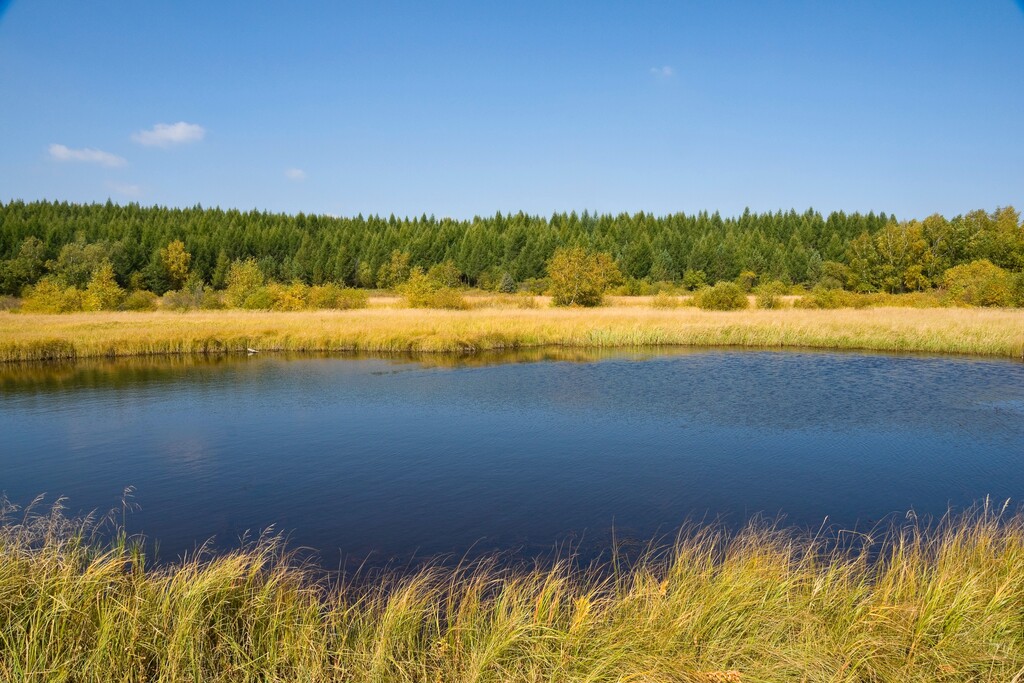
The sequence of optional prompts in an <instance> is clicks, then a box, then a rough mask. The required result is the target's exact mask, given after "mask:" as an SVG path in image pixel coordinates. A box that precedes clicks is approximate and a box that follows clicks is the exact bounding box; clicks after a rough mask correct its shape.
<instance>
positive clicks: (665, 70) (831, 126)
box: [0, 0, 1024, 218]
mask: <svg viewBox="0 0 1024 683" xmlns="http://www.w3.org/2000/svg"><path fill="white" fill-rule="evenodd" d="M5 5H6V11H4V9H3V8H4V6H5ZM0 12H2V13H3V16H2V18H0V101H2V103H3V104H2V106H0V131H2V132H0V199H4V200H7V199H12V198H20V199H26V200H31V199H41V198H47V199H61V200H71V201H105V200H106V199H107V198H108V197H110V198H112V199H113V200H114V201H118V202H128V201H138V202H140V203H142V204H164V205H172V206H191V205H193V204H196V203H201V204H203V205H204V206H207V205H209V206H213V205H219V206H222V207H237V208H243V209H247V208H260V209H269V210H274V211H287V212H297V211H306V212H318V213H331V214H342V215H350V214H355V213H358V212H362V213H364V214H369V213H380V214H385V215H386V214H388V213H391V212H394V213H396V214H399V215H403V214H420V213H424V212H425V213H427V214H431V213H433V214H436V215H437V216H445V215H450V216H456V217H468V216H472V215H473V214H492V213H494V212H495V211H497V210H501V211H503V212H504V211H516V210H519V209H522V210H525V211H527V212H530V213H542V214H547V213H550V212H551V211H555V210H572V209H576V210H583V209H590V210H597V211H602V212H603V211H610V212H619V211H631V212H632V211H637V210H645V211H652V212H655V213H658V214H663V213H669V212H675V211H686V212H693V211H698V210H701V209H709V210H716V209H717V210H720V211H722V212H723V213H725V214H735V213H738V212H740V211H742V210H743V208H744V207H746V206H749V207H750V208H752V209H754V210H774V209H776V208H784V209H788V208H790V207H795V208H797V209H804V208H807V207H809V206H813V207H815V208H817V209H819V210H822V211H826V212H827V211H831V210H834V209H843V210H846V211H855V210H860V211H867V210H869V209H874V210H884V211H889V212H895V213H896V214H897V215H899V216H901V217H907V218H909V217H923V216H925V215H927V214H930V213H933V212H936V211H937V212H941V213H944V214H946V215H953V214H956V213H962V212H964V211H967V210H970V209H974V208H986V209H994V208H995V207H996V206H1000V205H1006V204H1014V205H1015V206H1017V207H1018V208H1024V127H1022V123H1024V11H1022V10H1021V7H1020V6H1019V4H1017V3H1015V2H1013V1H1012V0H963V1H961V2H942V1H939V0H920V1H911V0H905V1H900V2H892V1H889V0H877V1H864V2H852V1H851V2H818V1H810V0H808V1H806V2H713V3H696V2H693V3H684V2H608V3H598V2H580V3H570V2H558V3H553V2H536V3H530V2H522V3H499V2H465V3H455V2H431V3H423V2H368V3H355V2H344V3H343V2H327V1H325V2H297V3H289V2H251V1H247V2H195V1H192V0H175V1H173V2H172V1H166V2H137V1H135V2H128V1H102V0H97V1H96V2H91V1H90V2H72V1H71V0H63V1H60V2H57V1H53V0H31V1H29V0H14V2H12V3H4V2H0ZM158 124H164V126H166V127H163V128H161V127H158ZM175 124H181V125H175Z"/></svg>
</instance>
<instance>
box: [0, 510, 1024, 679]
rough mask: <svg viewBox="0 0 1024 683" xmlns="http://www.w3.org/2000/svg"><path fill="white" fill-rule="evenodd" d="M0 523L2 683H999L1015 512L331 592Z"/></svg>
mask: <svg viewBox="0 0 1024 683" xmlns="http://www.w3.org/2000/svg"><path fill="white" fill-rule="evenodd" d="M12 513H13V511H12V510H10V509H8V510H7V519H6V520H5V522H4V523H3V524H2V526H0V680H2V681H5V682H6V681H11V682H13V681H19V682H21V681H75V682H76V683H88V682H93V681H96V682H99V681H122V682H125V683H130V682H134V681H139V682H142V681H169V682H170V681H261V682H270V681H395V682H403V681H417V682H419V681H422V682H423V683H428V682H429V683H435V682H438V681H446V682H449V681H450V682H453V683H454V682H462V681H467V682H468V681H477V682H483V681H494V682H499V681H500V682H508V681H566V682H570V681H588V682H600V681H609V682H611V681H652V682H662V681H663V682H666V683H667V682H670V681H672V682H680V681H835V682H840V681H849V682H851V683H852V682H854V681H857V682H861V681H874V682H879V683H882V682H888V681H893V682H897V681H898V682H900V683H904V682H917V681H920V682H924V681H929V682H931V681H1004V682H1005V681H1015V680H1020V677H1021V676H1022V675H1024V673H1022V672H1024V518H1021V517H1020V516H1015V515H1011V514H1007V513H1004V512H1003V511H1002V510H1000V509H998V508H997V509H993V508H991V507H989V506H982V507H980V508H978V509H976V510H973V511H971V512H969V513H966V514H963V515H960V516H956V517H948V518H946V519H943V520H941V521H940V522H939V523H938V524H935V525H927V524H920V523H918V522H917V521H916V520H908V521H907V522H906V523H905V524H900V525H896V526H893V527H890V528H886V529H879V530H877V531H876V532H875V533H873V534H857V535H852V534H844V533H842V532H829V533H818V534H808V533H804V532H799V531H793V530H788V529H783V528H779V527H777V526H773V525H768V524H757V523H755V524H752V525H751V526H749V527H748V528H746V529H745V530H743V531H741V532H739V533H736V534H731V535H730V534H727V533H725V532H723V531H721V530H720V529H716V528H713V527H694V528H691V529H690V530H688V531H686V532H684V533H682V534H681V535H680V536H679V537H678V538H677V540H676V541H675V543H674V544H672V545H671V546H670V547H668V548H662V549H660V550H651V551H650V552H648V553H647V554H646V555H644V556H643V557H642V558H640V559H639V560H638V561H636V562H634V563H632V564H630V565H629V566H628V567H627V566H625V565H623V564H621V563H617V562H612V563H610V564H608V565H606V566H590V567H587V568H579V567H577V566H575V565H574V564H573V563H572V562H568V561H563V562H553V563H549V564H547V565H544V566H540V565H537V566H518V567H508V566H505V565H503V564H502V563H501V562H497V561H494V560H483V561H480V562H476V563H464V564H461V565H458V566H442V565H434V566H428V567H425V568H421V569H417V570H411V571H406V572H385V573H383V574H378V575H374V576H373V577H363V578H362V579H355V580H353V579H348V580H345V579H337V578H335V579H332V580H329V579H328V578H326V577H325V576H324V575H321V574H318V573H317V572H315V571H313V570H311V569H309V568H304V567H302V566H297V565H296V564H295V562H294V561H293V558H292V557H290V556H289V555H288V554H287V553H285V552H283V551H282V546H281V544H280V541H279V539H278V538H276V537H273V536H264V537H263V538H261V539H260V540H259V541H257V542H256V543H254V544H252V545H250V546H248V547H245V548H243V549H241V550H238V551H235V552H229V553H225V554H219V555H215V554H209V553H198V554H196V555H193V556H190V557H187V558H184V559H181V560H179V561H177V562H175V563H172V564H167V565H162V566H152V565H151V564H149V563H148V562H147V559H146V556H145V553H144V552H143V551H142V547H143V546H142V545H141V544H140V543H139V542H137V539H131V538H128V537H126V536H125V535H124V534H123V533H115V534H114V540H113V541H111V542H107V543H101V542H99V541H98V540H97V539H98V535H97V534H96V533H95V524H94V523H90V522H84V523H83V522H74V521H71V520H68V519H66V518H64V517H63V516H61V514H60V513H59V511H58V512H55V513H49V514H45V513H41V514H28V515H22V516H19V517H17V518H15V517H13V515H12Z"/></svg>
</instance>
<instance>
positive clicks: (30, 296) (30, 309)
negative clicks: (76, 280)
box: [21, 277, 82, 313]
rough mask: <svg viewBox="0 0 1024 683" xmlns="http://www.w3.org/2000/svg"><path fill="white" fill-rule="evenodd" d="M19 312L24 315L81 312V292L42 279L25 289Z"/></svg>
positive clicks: (46, 278)
mask: <svg viewBox="0 0 1024 683" xmlns="http://www.w3.org/2000/svg"><path fill="white" fill-rule="evenodd" d="M21 310H23V311H25V312H26V313H71V312H73V311H80V310H82V290H80V289H76V288H75V287H66V288H65V287H62V286H61V285H60V283H59V282H57V280H56V279H54V278H52V277H44V278H42V279H41V280H39V282H37V283H36V284H35V286H33V287H26V288H25V300H24V301H23V302H22V305H21Z"/></svg>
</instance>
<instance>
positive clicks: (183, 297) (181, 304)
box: [160, 289, 196, 311]
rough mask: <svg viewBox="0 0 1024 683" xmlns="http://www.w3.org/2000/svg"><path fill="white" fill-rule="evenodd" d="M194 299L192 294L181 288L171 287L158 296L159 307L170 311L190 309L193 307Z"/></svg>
mask: <svg viewBox="0 0 1024 683" xmlns="http://www.w3.org/2000/svg"><path fill="white" fill-rule="evenodd" d="M195 307H196V305H195V300H194V299H193V298H192V296H191V295H190V294H189V293H188V292H186V291H184V290H181V289H172V290H171V291H169V292H164V295H163V296H162V297H160V308H162V309H167V310H170V311H190V310H192V309H193V308H195Z"/></svg>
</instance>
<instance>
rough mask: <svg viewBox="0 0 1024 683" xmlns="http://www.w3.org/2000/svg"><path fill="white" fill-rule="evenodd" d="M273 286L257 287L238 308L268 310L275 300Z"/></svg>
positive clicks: (275, 293) (274, 288)
mask: <svg viewBox="0 0 1024 683" xmlns="http://www.w3.org/2000/svg"><path fill="white" fill-rule="evenodd" d="M276 295H277V292H276V287H275V286H266V287H258V288H257V289H255V290H253V291H252V292H251V293H250V294H249V296H247V297H246V298H245V301H243V302H242V305H241V306H240V308H245V309H247V310H251V311H269V310H270V309H272V308H273V307H274V303H275V301H276V300H277V296H276Z"/></svg>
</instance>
